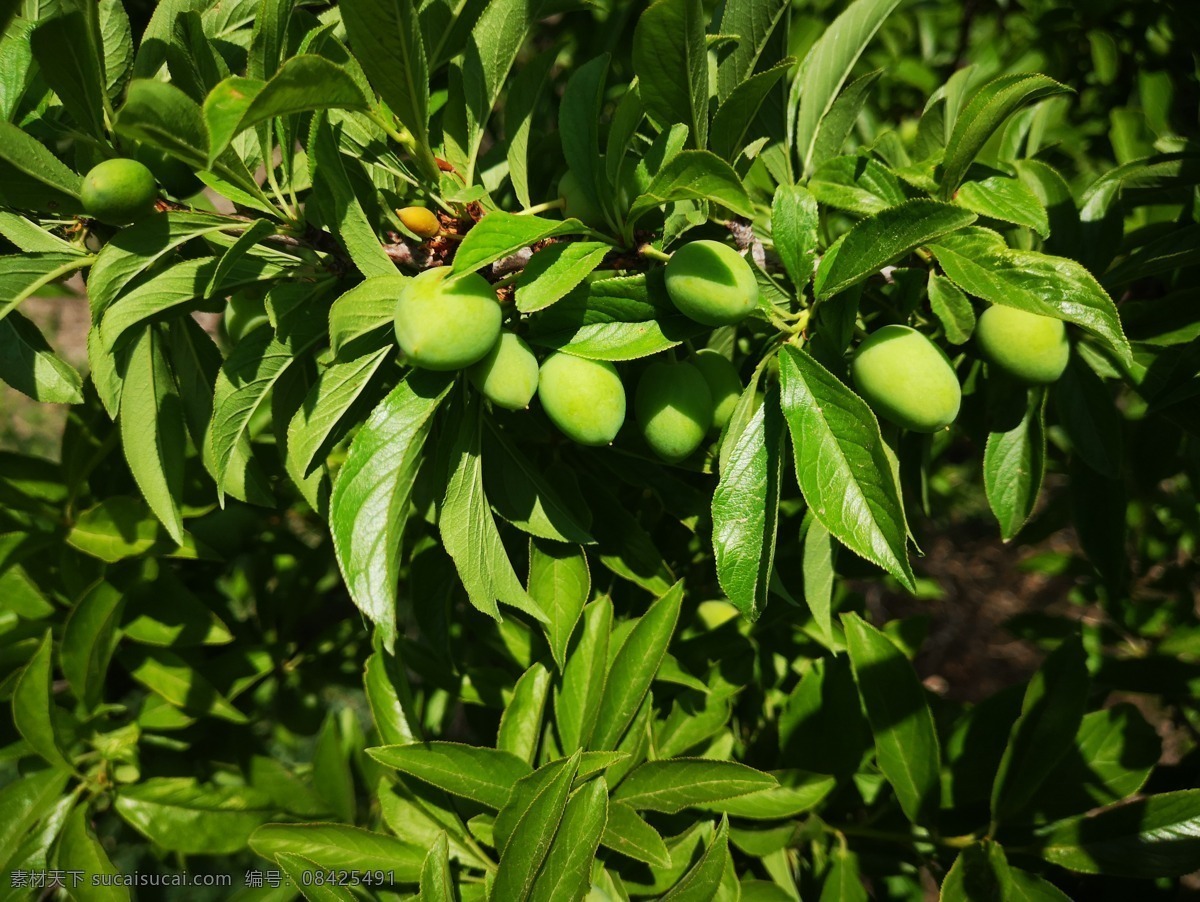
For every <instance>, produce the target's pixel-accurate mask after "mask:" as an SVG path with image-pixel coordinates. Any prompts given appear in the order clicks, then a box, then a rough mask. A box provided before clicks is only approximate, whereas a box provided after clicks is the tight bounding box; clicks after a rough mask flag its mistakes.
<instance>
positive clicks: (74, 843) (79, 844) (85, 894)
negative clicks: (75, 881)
mask: <svg viewBox="0 0 1200 902" xmlns="http://www.w3.org/2000/svg"><path fill="white" fill-rule="evenodd" d="M58 866H59V867H60V868H62V869H64V870H68V871H82V872H83V873H84V874H86V875H87V882H86V883H82V882H81V883H80V885H79V886H77V887H74V888H73V889H72V892H73V894H74V895H75V896H76V897H77V898H78V899H79V900H80V902H122V900H128V899H129V890H128V889H126V888H125V887H123V886H119V885H111V886H104V885H98V886H97V885H91V884H92V881H93V880H94V879H96V878H98V877H100V876H101V875H103V876H106V877H108V878H110V879H111V878H113V877H117V876H118V875H119V874H120V873H121V872H120V871H118V870H117V868H116V866H115V865H114V864H113V863H112V861H111V860H110V859H109V857H108V853H107V852H105V851H104V847H103V846H101V845H100V841H99V840H98V839H96V837H95V836H93V835H92V831H91V830H90V829H88V813H87V806H86V805H76V806H75V807H74V808H72V809H71V813H70V814H69V815H68V816H67V819H66V822H65V823H64V824H63V828H62V833H61V834H60V835H59V837H58ZM114 883H115V881H114Z"/></svg>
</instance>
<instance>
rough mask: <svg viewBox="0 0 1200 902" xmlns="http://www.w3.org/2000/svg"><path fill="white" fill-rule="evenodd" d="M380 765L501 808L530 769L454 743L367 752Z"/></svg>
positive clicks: (511, 759) (514, 759) (517, 760)
mask: <svg viewBox="0 0 1200 902" xmlns="http://www.w3.org/2000/svg"><path fill="white" fill-rule="evenodd" d="M367 754H368V755H370V756H371V757H372V758H374V759H375V760H376V761H378V762H379V763H380V764H382V765H384V766H386V767H391V768H394V769H396V770H399V771H402V772H404V773H406V774H409V775H410V776H413V777H416V778H417V779H419V780H424V781H425V782H426V783H430V784H432V785H434V786H437V787H438V788H439V789H444V790H445V791H446V792H449V793H452V794H454V795H458V796H463V797H464V798H468V799H472V800H473V801H476V802H478V803H479V804H481V805H486V806H488V807H489V808H493V809H497V810H498V809H500V808H503V807H504V805H505V804H506V803H507V802H508V796H509V793H510V792H511V791H512V787H513V784H515V783H516V782H517V781H518V780H520V779H521V778H522V777H526V776H528V775H529V774H531V773H532V772H533V769H532V768H531V767H530V766H529V765H528V764H527V763H526V762H524V761H522V760H521V759H520V758H518V757H517V756H516V755H512V754H509V753H508V752H502V751H498V750H496V749H489V748H480V747H478V746H470V745H461V744H459V743H456V742H423V743H413V744H411V745H387V746H380V747H378V748H372V749H367Z"/></svg>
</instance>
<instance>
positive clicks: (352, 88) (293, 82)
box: [203, 54, 367, 166]
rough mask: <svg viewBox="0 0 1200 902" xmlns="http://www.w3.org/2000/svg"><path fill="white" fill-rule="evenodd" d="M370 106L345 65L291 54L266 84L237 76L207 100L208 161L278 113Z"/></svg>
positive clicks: (218, 86) (205, 115) (205, 117)
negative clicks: (343, 66)
mask: <svg viewBox="0 0 1200 902" xmlns="http://www.w3.org/2000/svg"><path fill="white" fill-rule="evenodd" d="M366 107H367V100H366V98H365V97H363V93H362V91H361V90H360V89H359V87H358V85H357V84H355V82H354V79H353V78H351V77H350V75H349V73H347V72H346V70H345V69H343V68H342V67H341V66H339V65H337V64H336V63H332V62H330V61H329V60H327V59H325V58H324V57H320V56H314V55H312V54H301V55H300V56H294V57H292V58H291V59H289V60H288V61H287V62H285V63H284V64H283V65H282V66H281V67H280V68H279V71H278V72H276V73H275V75H273V76H272V77H271V80H270V81H268V82H266V83H265V84H264V83H263V82H260V81H257V80H255V79H247V78H240V77H237V76H234V77H232V78H228V79H225V80H224V81H222V82H221V83H220V84H219V85H217V86H216V87H215V88H213V90H212V91H211V92H210V93H209V95H208V97H206V98H205V100H204V108H203V109H204V121H205V123H206V124H207V126H208V136H209V147H208V162H209V165H210V166H211V165H212V164H213V163H215V162H216V160H217V159H218V158H219V157H220V156H221V154H222V153H224V152H225V149H226V148H227V147H228V146H229V144H230V142H231V141H232V140H233V139H234V138H236V137H237V136H238V135H240V134H241V133H242V132H244V131H246V129H249V128H253V127H254V126H256V125H258V124H260V123H262V122H268V121H270V120H271V119H274V118H275V117H277V116H291V115H294V114H296V113H307V112H312V111H314V110H331V109H344V110H362V109H366Z"/></svg>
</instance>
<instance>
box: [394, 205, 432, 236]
mask: <svg viewBox="0 0 1200 902" xmlns="http://www.w3.org/2000/svg"><path fill="white" fill-rule="evenodd" d="M396 212H397V214H398V215H399V216H400V221H401V222H402V223H404V227H405V228H406V229H408V230H409V231H410V232H412V233H413V234H414V235H417V236H419V237H421V238H432V237H433V236H434V235H436V234H437V233H438V232H440V231H441V230H442V224H441V223H440V222H438V218H437V216H435V215H434V214H433V211H432V210H430V209H429V208H427V207H405V208H403V209H402V210H397V211H396Z"/></svg>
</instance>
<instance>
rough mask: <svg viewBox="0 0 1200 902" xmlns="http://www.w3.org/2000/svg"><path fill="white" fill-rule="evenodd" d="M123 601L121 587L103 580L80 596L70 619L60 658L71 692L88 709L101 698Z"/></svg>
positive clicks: (60, 648)
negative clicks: (118, 588) (117, 587)
mask: <svg viewBox="0 0 1200 902" xmlns="http://www.w3.org/2000/svg"><path fill="white" fill-rule="evenodd" d="M124 603H125V596H124V595H123V594H122V593H121V592H120V591H119V590H117V589H116V588H115V587H114V586H113V585H112V584H111V583H109V582H104V581H101V582H98V583H96V585H94V586H93V587H92V588H91V589H90V590H89V591H88V592H87V594H85V595H84V596H83V598H81V599H79V601H78V602H77V603H76V604H75V607H74V608H73V609H72V610H71V614H70V616H69V617H68V618H67V625H66V629H65V630H64V631H63V638H62V644H61V646H60V647H59V651H58V654H59V659H60V660H61V662H62V671H63V676H65V677H66V678H67V682H68V683H70V684H71V691H72V692H74V693H75V697H76V698H77V699H79V700H80V701H81V702H82V703H83V705H84V707H86V708H87V709H88V710H91V709H92V708H95V706H96V704H97V703H98V702H99V701H100V692H101V689H102V688H103V685H104V676H105V673H106V672H107V671H108V662H109V660H110V659H111V658H112V653H113V650H114V648H115V647H116V643H115V641H114V636H115V633H116V629H117V626H118V623H119V621H120V618H121V611H122V608H123V607H124Z"/></svg>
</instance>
